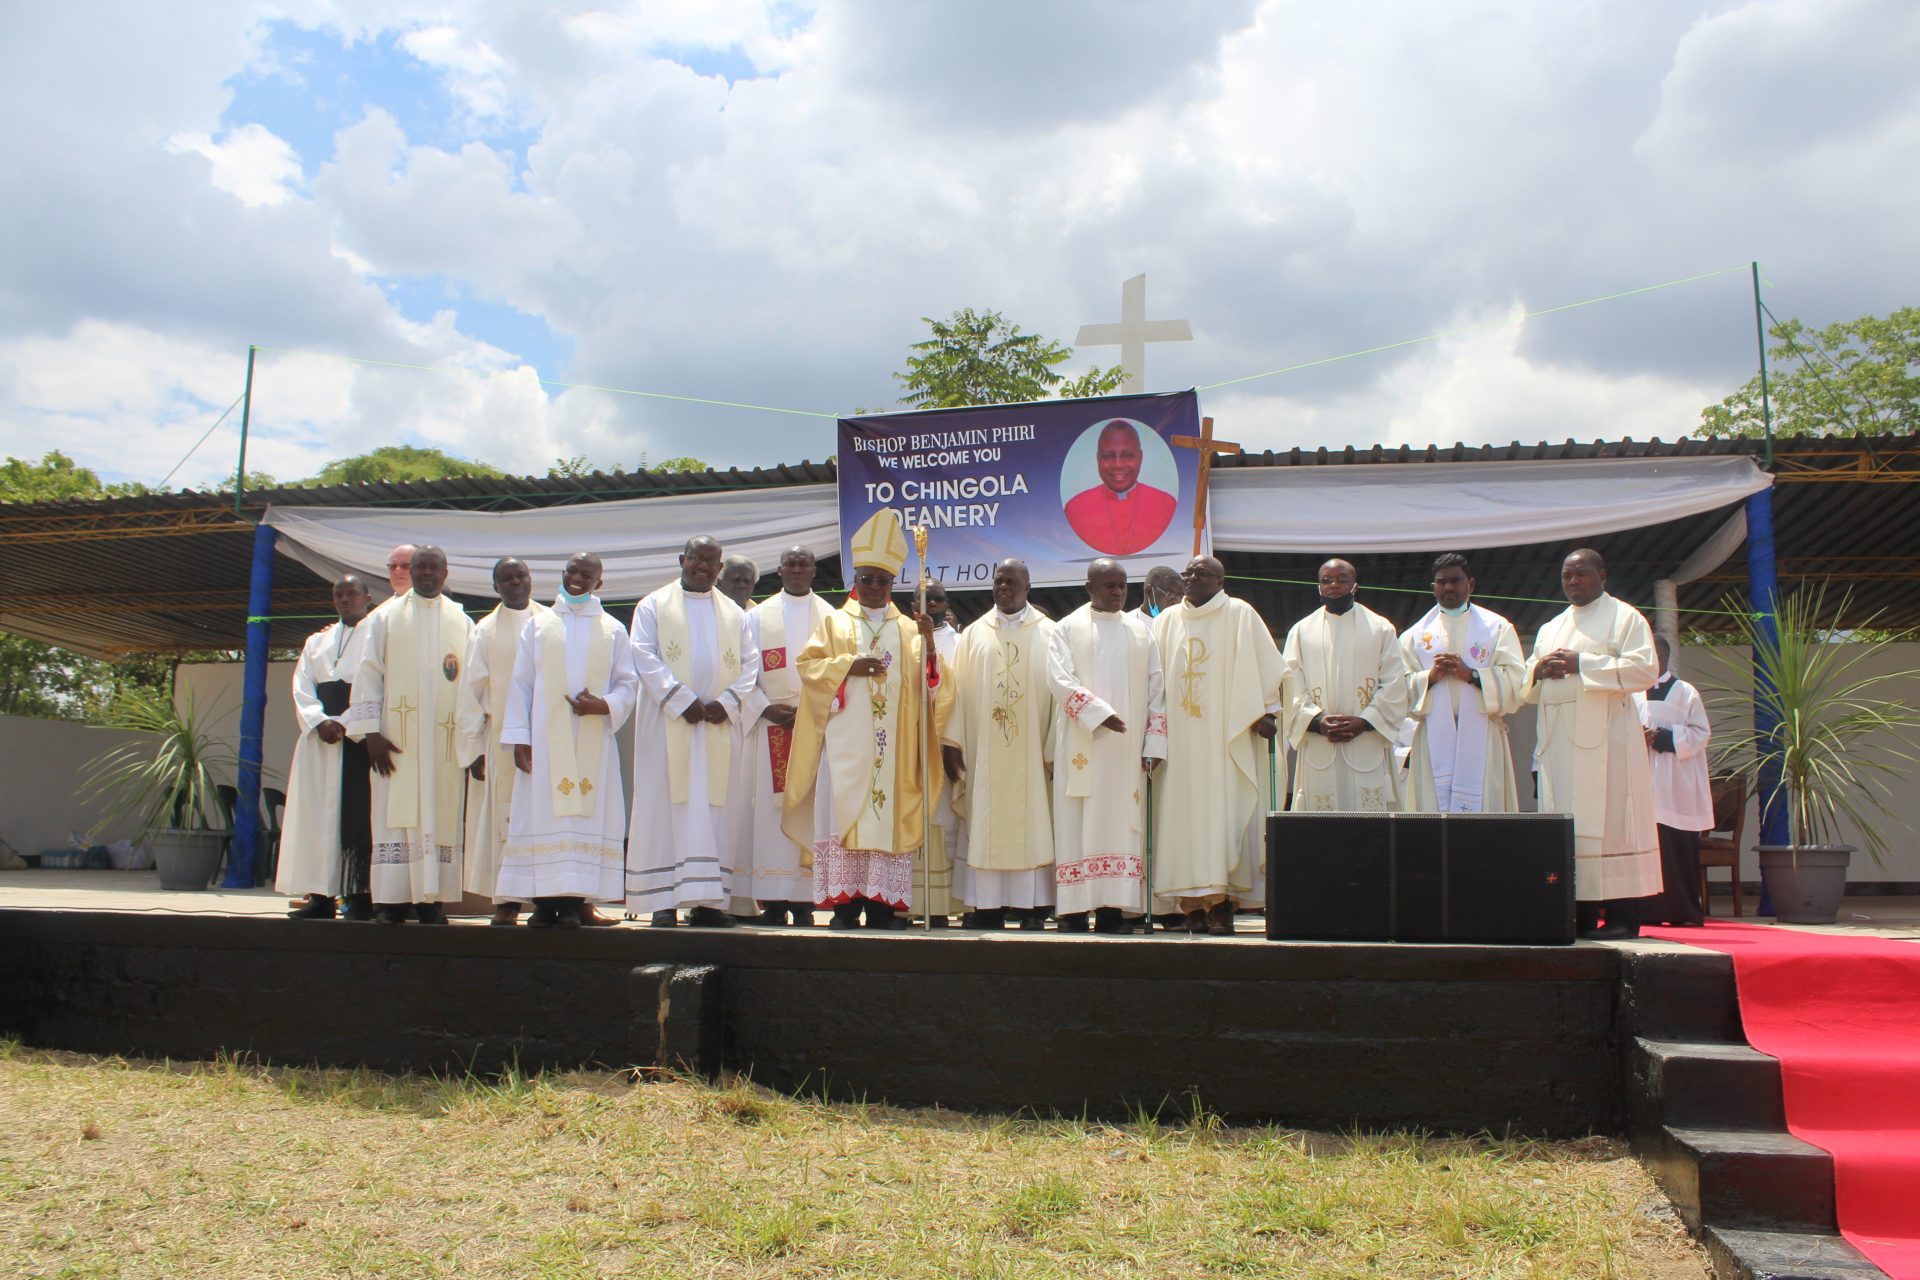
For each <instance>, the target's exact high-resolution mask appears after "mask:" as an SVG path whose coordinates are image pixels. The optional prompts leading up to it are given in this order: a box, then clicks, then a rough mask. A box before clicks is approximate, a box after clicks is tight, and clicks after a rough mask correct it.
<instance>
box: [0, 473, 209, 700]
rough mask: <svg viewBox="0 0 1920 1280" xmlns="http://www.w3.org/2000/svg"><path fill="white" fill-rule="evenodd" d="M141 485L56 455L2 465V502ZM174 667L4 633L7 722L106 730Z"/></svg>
mask: <svg viewBox="0 0 1920 1280" xmlns="http://www.w3.org/2000/svg"><path fill="white" fill-rule="evenodd" d="M143 492H146V489H145V487H144V486H142V485H137V484H102V483H101V481H100V477H99V476H97V475H95V474H94V473H93V472H92V471H91V470H89V469H88V468H86V467H82V466H78V465H76V464H75V463H74V461H73V459H72V458H69V457H68V456H67V455H66V454H64V453H61V452H60V451H59V450H57V449H56V450H53V451H52V452H50V453H47V454H46V455H45V456H43V457H42V458H41V459H40V461H38V462H30V461H28V460H27V459H25V458H8V459H7V460H6V461H5V462H4V463H0V502H68V501H78V500H82V499H86V498H113V497H122V496H125V495H127V494H133V493H143ZM172 674H173V664H172V662H171V661H169V660H167V659H164V658H123V659H121V660H119V661H117V662H103V661H101V660H100V659H98V658H89V657H87V656H85V655H84V654H78V653H73V652H70V651H68V650H66V649H61V648H58V647H57V646H54V645H50V644H42V643H41V642H40V641H38V640H29V639H27V638H26V637H25V636H14V635H7V634H6V633H4V632H0V715H9V716H40V717H42V718H45V719H53V720H86V721H90V722H93V723H100V722H102V721H103V720H104V718H105V717H106V715H107V713H108V710H109V708H111V707H112V705H113V703H114V701H115V699H116V698H118V697H119V696H120V695H121V694H122V693H123V692H124V691H126V690H128V689H136V688H137V689H148V690H154V689H162V690H163V689H165V688H166V687H167V684H168V682H169V680H170V679H171V678H172Z"/></svg>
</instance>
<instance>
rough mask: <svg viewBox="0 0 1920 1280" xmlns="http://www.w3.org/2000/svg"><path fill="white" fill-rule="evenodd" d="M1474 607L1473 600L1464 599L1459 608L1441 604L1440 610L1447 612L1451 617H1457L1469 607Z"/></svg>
mask: <svg viewBox="0 0 1920 1280" xmlns="http://www.w3.org/2000/svg"><path fill="white" fill-rule="evenodd" d="M1472 607H1473V602H1472V601H1471V600H1467V601H1462V602H1461V605H1460V607H1459V608H1458V609H1449V608H1447V606H1445V605H1441V606H1440V612H1442V613H1444V614H1446V615H1447V616H1448V617H1449V618H1457V617H1459V616H1460V615H1461V614H1463V613H1465V612H1466V611H1467V610H1468V609H1471V608H1472Z"/></svg>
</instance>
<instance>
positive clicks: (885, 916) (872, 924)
mask: <svg viewBox="0 0 1920 1280" xmlns="http://www.w3.org/2000/svg"><path fill="white" fill-rule="evenodd" d="M906 927H907V922H906V921H905V920H902V919H901V918H900V913H899V912H897V911H895V910H894V909H893V908H892V907H890V906H888V905H887V904H886V903H884V902H869V903H868V904H867V928H869V929H904V928H906Z"/></svg>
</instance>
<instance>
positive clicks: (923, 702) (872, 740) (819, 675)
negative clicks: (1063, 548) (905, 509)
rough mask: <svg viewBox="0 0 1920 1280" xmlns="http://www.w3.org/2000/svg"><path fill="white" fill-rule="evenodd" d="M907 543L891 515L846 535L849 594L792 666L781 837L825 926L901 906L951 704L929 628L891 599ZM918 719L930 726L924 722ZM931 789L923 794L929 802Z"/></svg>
mask: <svg viewBox="0 0 1920 1280" xmlns="http://www.w3.org/2000/svg"><path fill="white" fill-rule="evenodd" d="M906 559H907V540H906V535H905V534H904V532H903V531H902V530H901V527H900V517H899V515H898V514H897V513H896V512H894V511H893V510H892V509H891V508H882V509H881V510H879V511H877V512H875V513H874V514H873V516H872V518H870V519H869V520H868V521H867V522H866V523H865V524H863V525H861V526H860V528H859V529H858V531H856V532H855V533H854V535H853V539H852V542H851V543H850V545H849V547H848V563H849V564H850V565H851V566H852V567H853V591H852V593H851V594H850V595H849V596H848V598H847V602H846V604H845V605H844V606H842V607H841V608H840V609H838V610H836V611H835V612H833V613H832V614H829V615H828V616H827V618H826V619H825V620H824V621H822V622H821V623H820V625H819V627H818V628H816V629H815V631H814V633H813V636H812V638H811V639H810V640H808V642H807V645H806V647H805V648H804V649H802V650H801V651H800V654H799V656H798V657H797V658H796V659H795V660H794V665H795V666H796V668H797V669H798V671H799V673H800V708H799V711H798V712H797V713H796V714H795V716H794V723H793V753H792V755H791V756H790V757H789V759H788V762H787V790H786V801H785V813H784V816H783V818H782V823H781V825H782V829H783V830H785V831H786V833H787V835H788V837H789V838H791V839H792V840H793V841H795V842H796V843H798V844H801V845H804V846H805V848H806V860H807V862H808V864H809V865H810V866H811V868H812V870H813V898H814V901H815V902H817V903H822V904H825V905H827V906H829V907H831V908H832V910H833V921H832V927H834V928H836V929H851V928H855V927H857V926H858V925H859V924H860V923H861V922H862V917H863V915H864V922H865V924H866V926H867V927H868V928H873V929H888V928H893V927H894V926H895V924H896V918H897V915H898V913H899V912H902V911H905V910H907V909H909V907H910V906H911V904H912V901H913V865H914V853H915V851H917V850H918V849H919V848H920V847H921V846H922V845H923V844H924V843H925V840H926V821H927V815H928V813H929V811H930V809H931V807H932V804H933V801H934V800H935V798H936V797H937V795H938V792H939V787H940V777H939V774H938V772H937V771H936V772H934V773H933V776H932V781H931V783H930V784H929V783H928V782H927V781H926V779H927V777H928V767H927V766H928V764H929V763H930V761H931V760H932V759H933V756H934V751H935V748H936V747H937V746H938V745H939V742H940V734H941V731H942V730H943V729H944V728H945V726H946V721H947V715H948V713H949V711H950V709H951V707H952V702H953V691H952V681H951V679H950V678H949V675H948V672H947V670H946V668H945V666H944V664H942V663H941V662H940V660H939V658H938V656H937V655H936V654H935V653H934V649H933V645H932V636H933V619H931V618H929V617H927V616H926V615H925V614H917V615H915V616H913V617H908V616H907V615H906V614H903V613H901V612H900V610H899V609H898V608H896V607H895V606H894V604H893V602H892V600H891V594H892V591H893V583H894V579H895V578H896V577H897V576H898V575H899V573H900V570H901V568H902V567H903V566H904V565H905V564H906ZM929 712H930V713H931V718H929ZM930 788H931V791H932V794H929V789H930Z"/></svg>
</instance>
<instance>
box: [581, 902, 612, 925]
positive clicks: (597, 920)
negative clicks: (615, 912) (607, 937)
mask: <svg viewBox="0 0 1920 1280" xmlns="http://www.w3.org/2000/svg"><path fill="white" fill-rule="evenodd" d="M580 923H581V924H582V925H584V926H585V927H586V928H589V929H610V928H612V927H613V926H614V925H616V924H619V923H620V922H619V921H618V920H615V919H614V918H613V917H612V916H603V915H601V914H600V913H599V912H598V911H595V910H594V909H593V904H592V903H591V902H583V903H581V904H580Z"/></svg>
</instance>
